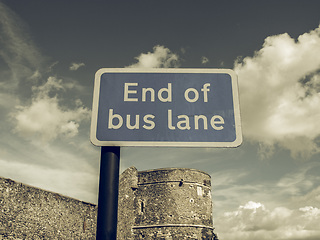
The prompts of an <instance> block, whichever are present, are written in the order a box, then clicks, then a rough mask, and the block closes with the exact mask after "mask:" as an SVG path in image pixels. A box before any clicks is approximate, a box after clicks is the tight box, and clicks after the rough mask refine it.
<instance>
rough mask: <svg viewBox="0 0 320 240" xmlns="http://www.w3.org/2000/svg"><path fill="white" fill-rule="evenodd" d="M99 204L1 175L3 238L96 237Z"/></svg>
mask: <svg viewBox="0 0 320 240" xmlns="http://www.w3.org/2000/svg"><path fill="white" fill-rule="evenodd" d="M96 210H97V209H96V206H95V205H94V204H90V203H85V202H82V201H78V200H75V199H72V198H69V197H65V196H62V195H60V194H57V193H52V192H48V191H44V190H41V189H38V188H34V187H31V186H27V185H25V184H21V183H18V182H15V181H12V180H10V179H5V178H0V239H15V240H17V239H34V240H36V239H95V231H96V212H97V211H96Z"/></svg>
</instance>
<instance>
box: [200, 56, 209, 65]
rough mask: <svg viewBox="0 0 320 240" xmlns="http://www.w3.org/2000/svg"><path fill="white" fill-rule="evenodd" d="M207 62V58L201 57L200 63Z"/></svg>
mask: <svg viewBox="0 0 320 240" xmlns="http://www.w3.org/2000/svg"><path fill="white" fill-rule="evenodd" d="M208 62H209V59H208V58H207V57H205V56H203V57H201V63H202V64H206V63H208Z"/></svg>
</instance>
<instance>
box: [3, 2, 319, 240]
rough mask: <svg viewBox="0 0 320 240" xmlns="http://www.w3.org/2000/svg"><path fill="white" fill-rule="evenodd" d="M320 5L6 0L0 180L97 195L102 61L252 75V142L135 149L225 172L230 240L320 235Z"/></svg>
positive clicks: (222, 228) (144, 155) (246, 126)
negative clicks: (95, 135) (96, 122)
mask: <svg viewBox="0 0 320 240" xmlns="http://www.w3.org/2000/svg"><path fill="white" fill-rule="evenodd" d="M319 9H320V2H319V1H312V0H310V1H297V0H290V1H288V0H283V1H247V0H244V1H215V0H211V1H202V0H200V1H191V0H183V1H182V0H176V1H167V0H163V1H150V0H149V1H146V0H136V1H129V0H128V1H122V0H120V1H102V0H100V1H98V0H90V1H88V0H82V1H79V0H77V1H75V0H69V1H68V3H66V1H62V0H55V1H53V0H52V1H40V0H29V1H23V0H10V1H9V0H0V112H1V114H0V131H1V135H0V166H1V167H0V176H1V177H5V178H10V179H13V180H15V181H19V182H22V183H25V184H29V185H32V186H35V187H39V188H42V189H45V190H49V191H54V192H58V193H60V194H63V195H67V196H70V197H73V198H76V199H80V200H82V201H86V202H91V203H97V198H98V181H99V164H100V148H99V147H95V146H93V145H92V144H91V143H90V139H89V134H90V121H91V106H92V95H93V84H94V75H95V73H96V71H97V70H98V69H100V68H125V67H136V68H162V67H165V68H225V69H233V70H234V71H235V72H236V73H237V75H238V83H239V95H240V109H241V120H242V130H243V143H242V145H241V146H240V147H238V148H231V149H229V148H228V149H225V148H152V147H123V148H121V160H120V163H121V172H122V171H124V170H125V169H126V168H128V167H130V166H135V167H136V168H137V169H138V170H147V169H157V168H166V167H183V168H195V169H199V170H202V171H205V172H207V173H209V174H210V175H211V177H212V190H213V192H212V199H213V206H214V209H213V217H214V227H215V232H216V233H217V235H218V237H219V239H221V240H237V239H241V240H257V239H259V240H269V239H277V240H299V239H303V240H316V239H320V225H319V221H320V125H319V119H320V110H319V109H320V108H319V106H320V26H319V24H320V15H319Z"/></svg>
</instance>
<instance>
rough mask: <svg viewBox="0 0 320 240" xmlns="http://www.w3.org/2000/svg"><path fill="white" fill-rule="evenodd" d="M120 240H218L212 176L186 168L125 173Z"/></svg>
mask: <svg viewBox="0 0 320 240" xmlns="http://www.w3.org/2000/svg"><path fill="white" fill-rule="evenodd" d="M118 239H215V235H214V233H213V220H212V200H211V178H210V175H208V174H207V173H205V172H202V171H199V170H195V169H186V168H164V169H156V170H148V171H140V172H138V171H137V169H136V168H134V167H131V168H129V169H127V170H126V171H124V172H123V173H122V174H121V176H120V185H119V208H118Z"/></svg>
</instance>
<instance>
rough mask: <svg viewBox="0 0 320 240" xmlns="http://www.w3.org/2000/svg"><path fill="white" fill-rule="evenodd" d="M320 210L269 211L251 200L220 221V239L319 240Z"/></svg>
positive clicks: (276, 209)
mask: <svg viewBox="0 0 320 240" xmlns="http://www.w3.org/2000/svg"><path fill="white" fill-rule="evenodd" d="M319 220H320V209H318V208H317V207H312V206H303V207H300V208H298V209H288V208H286V207H276V208H274V209H268V208H267V207H266V206H265V205H264V204H262V203H260V202H254V201H249V202H247V203H246V204H244V205H241V206H239V207H238V209H237V210H235V211H231V212H225V213H224V215H223V216H222V217H221V218H219V219H216V221H215V226H216V232H217V233H218V236H219V238H221V239H225V240H237V239H239V240H240V239H241V240H256V239H261V240H271V239H279V240H280V239H287V240H298V239H301V240H306V239H319V237H320V226H319V224H318V222H319Z"/></svg>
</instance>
